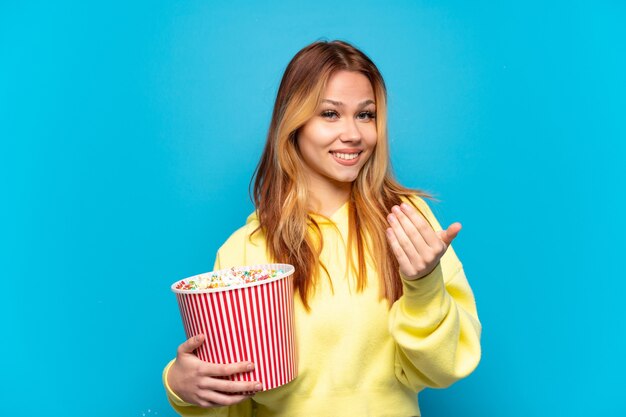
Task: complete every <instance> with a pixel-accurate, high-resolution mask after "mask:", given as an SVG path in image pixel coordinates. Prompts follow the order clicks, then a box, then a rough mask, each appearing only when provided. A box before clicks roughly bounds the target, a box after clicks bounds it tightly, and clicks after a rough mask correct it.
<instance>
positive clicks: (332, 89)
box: [323, 71, 375, 102]
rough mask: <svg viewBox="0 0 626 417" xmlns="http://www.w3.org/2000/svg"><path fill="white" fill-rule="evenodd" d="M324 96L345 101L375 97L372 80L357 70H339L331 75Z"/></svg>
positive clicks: (358, 100)
mask: <svg viewBox="0 0 626 417" xmlns="http://www.w3.org/2000/svg"><path fill="white" fill-rule="evenodd" d="M323 98H325V99H336V100H338V101H345V102H350V101H355V102H362V101H364V100H367V99H369V100H374V99H375V97H374V89H373V88H372V83H371V82H370V80H369V79H368V78H367V77H366V76H365V75H363V74H361V73H360V72H355V71H338V72H336V73H334V74H333V75H331V77H330V78H329V79H328V82H327V83H326V88H325V89H324V97H323Z"/></svg>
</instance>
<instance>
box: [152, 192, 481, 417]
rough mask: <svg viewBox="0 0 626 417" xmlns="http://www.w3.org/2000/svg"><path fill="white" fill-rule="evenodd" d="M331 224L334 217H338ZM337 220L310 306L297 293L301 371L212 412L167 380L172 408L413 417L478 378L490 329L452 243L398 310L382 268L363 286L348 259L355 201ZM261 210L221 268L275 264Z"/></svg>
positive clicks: (188, 412)
mask: <svg viewBox="0 0 626 417" xmlns="http://www.w3.org/2000/svg"><path fill="white" fill-rule="evenodd" d="M414 201H415V202H416V204H417V206H418V208H419V209H420V211H421V212H422V214H424V216H425V217H426V218H427V220H428V221H429V222H430V224H431V225H432V226H433V228H434V229H435V230H441V226H440V225H439V223H438V222H437V220H436V219H435V217H434V216H433V214H432V212H431V210H430V209H429V207H428V206H427V204H426V203H425V202H424V201H423V200H422V199H415V200H414ZM329 220H330V221H329ZM329 220H325V219H323V218H321V217H320V218H319V219H318V218H316V221H319V223H320V227H321V229H322V233H323V239H324V248H323V251H322V253H321V255H320V260H321V261H322V262H323V263H324V265H325V266H326V267H327V268H328V271H329V272H330V277H331V279H332V289H331V284H330V283H329V280H328V278H327V277H326V275H325V274H324V275H322V276H321V277H320V278H319V279H318V281H317V286H316V288H315V292H314V293H313V294H312V295H311V296H310V299H309V304H310V307H311V310H310V311H309V312H307V311H306V310H305V309H304V307H303V305H302V303H301V301H300V299H299V297H296V298H295V323H296V324H295V325H296V338H297V347H298V376H297V378H296V379H295V380H294V381H292V382H290V383H289V384H287V385H283V386H281V387H279V388H276V389H273V390H269V391H264V392H259V393H257V394H256V395H255V396H254V397H253V398H252V399H250V400H246V401H245V402H243V403H240V404H238V405H235V406H230V407H219V408H212V409H203V408H200V407H197V406H193V405H191V404H188V403H185V402H184V401H183V400H181V399H180V398H179V397H178V396H177V395H176V394H175V393H174V392H172V390H171V389H170V388H169V386H168V384H167V372H168V370H169V368H170V366H171V364H172V362H173V361H172V362H170V364H168V366H166V368H165V370H164V372H163V380H164V384H165V388H166V391H167V395H168V398H169V401H170V403H171V404H172V407H174V409H175V410H176V411H177V412H178V413H179V414H181V415H182V416H211V417H217V416H220V417H221V416H224V417H225V416H230V417H248V416H257V417H266V416H272V417H299V416H302V417H315V416H320V417H325V416H332V417H341V416H359V417H364V416H371V417H385V416H389V417H399V416H403V417H408V416H419V415H420V412H419V406H418V403H417V396H416V393H418V392H419V391H421V390H422V389H423V388H425V387H437V388H440V387H447V386H449V385H450V384H452V383H453V382H455V381H457V380H459V379H461V378H463V377H465V376H467V375H469V374H470V373H471V372H472V371H473V370H474V369H475V368H476V366H477V365H478V362H479V360H480V332H481V326H480V322H479V321H478V316H477V313H476V305H475V302H474V296H473V294H472V290H471V288H470V287H469V284H468V282H467V280H466V278H465V273H464V272H463V267H462V265H461V263H460V262H459V260H458V258H457V256H456V254H455V253H454V250H453V249H452V247H449V248H448V250H447V252H446V253H445V255H444V256H443V257H442V258H441V261H440V262H439V265H438V266H437V267H436V268H435V269H434V270H433V271H432V272H431V273H430V274H428V275H427V276H425V277H424V278H422V279H419V280H416V281H408V280H404V279H403V287H404V294H403V296H402V297H401V298H400V299H399V300H397V301H396V302H395V303H394V304H393V306H392V307H391V309H389V306H388V303H387V300H385V299H382V300H381V299H379V284H378V279H377V277H376V275H375V269H374V268H373V267H372V266H371V263H370V264H368V269H367V270H368V284H367V287H366V288H365V290H364V291H362V292H357V291H356V287H355V285H356V284H355V283H356V278H355V277H354V276H353V274H352V272H351V271H350V270H349V268H348V265H347V256H346V245H345V242H347V236H348V204H347V203H346V204H345V205H344V206H343V207H341V208H340V209H339V210H338V211H337V212H336V213H335V214H333V215H332V216H331V217H330V219H329ZM258 225H259V222H258V219H257V217H256V215H255V214H252V215H250V217H248V221H247V223H246V225H245V226H244V227H242V228H240V229H239V230H237V231H236V232H235V233H233V235H232V236H231V237H230V238H229V239H228V240H227V241H226V243H224V245H223V246H222V247H221V248H220V249H219V251H218V253H217V259H216V261H215V269H223V268H230V267H232V266H241V265H250V264H262V263H269V262H271V260H269V259H268V258H267V254H266V249H265V248H266V242H265V237H264V236H263V234H262V233H256V234H254V235H253V237H252V239H249V236H250V234H251V233H252V231H254V230H255V229H256V228H257V227H258Z"/></svg>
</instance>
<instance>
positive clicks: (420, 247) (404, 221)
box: [391, 206, 437, 253]
mask: <svg viewBox="0 0 626 417" xmlns="http://www.w3.org/2000/svg"><path fill="white" fill-rule="evenodd" d="M391 211H392V212H393V213H394V214H395V216H396V218H397V219H398V221H399V222H400V224H401V225H402V228H403V229H404V232H405V233H406V235H407V236H408V237H409V239H410V241H411V243H412V244H413V246H414V247H415V249H416V250H417V253H427V252H428V251H430V248H431V247H430V245H429V244H428V243H427V241H426V240H425V239H424V234H425V233H424V232H429V230H428V229H429V226H428V225H424V224H415V221H414V220H412V219H410V218H409V216H408V215H407V213H405V211H404V210H403V209H401V208H400V207H398V206H393V207H392V208H391ZM415 214H416V213H415ZM418 223H419V222H418ZM421 223H425V221H423V219H422V222H421ZM424 226H426V227H425V230H420V229H419V227H421V228H422V229H424ZM432 233H433V234H434V232H432ZM435 238H437V237H436V236H435Z"/></svg>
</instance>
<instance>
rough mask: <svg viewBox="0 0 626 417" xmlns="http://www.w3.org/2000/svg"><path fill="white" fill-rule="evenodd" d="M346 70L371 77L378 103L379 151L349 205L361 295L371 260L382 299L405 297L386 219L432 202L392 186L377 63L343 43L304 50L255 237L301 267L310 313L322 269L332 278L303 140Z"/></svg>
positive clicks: (267, 152)
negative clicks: (416, 202) (410, 203)
mask: <svg viewBox="0 0 626 417" xmlns="http://www.w3.org/2000/svg"><path fill="white" fill-rule="evenodd" d="M342 70H343V71H355V72H359V73H361V74H363V75H365V76H366V77H367V78H368V79H369V81H370V82H371V84H372V88H373V90H374V96H375V101H376V130H377V134H378V138H377V143H376V147H375V149H374V151H373V154H372V155H371V157H370V158H369V159H368V161H367V162H366V163H365V165H364V166H363V168H362V169H361V171H360V173H359V175H358V177H357V178H356V180H355V181H354V182H353V184H352V190H351V195H350V202H349V232H348V242H347V244H348V250H349V251H348V253H349V254H350V255H349V265H350V266H351V268H352V269H353V270H354V272H355V274H356V276H357V290H358V291H362V290H363V289H364V288H365V286H366V284H367V266H366V253H367V254H369V256H370V258H371V259H372V261H373V265H374V266H375V268H376V272H377V273H378V276H379V280H380V289H381V294H380V296H381V298H386V299H387V300H388V301H389V304H390V305H391V303H393V302H394V301H395V300H397V299H398V298H399V297H400V296H401V295H402V284H401V281H400V276H399V271H398V263H397V261H396V258H395V256H394V255H393V254H392V253H391V251H390V248H389V247H388V244H387V240H386V237H385V230H386V229H387V227H388V224H387V220H386V215H387V213H389V211H390V209H391V207H392V206H393V205H395V204H400V202H401V197H403V196H404V197H408V196H413V195H419V196H427V195H426V194H425V193H423V192H421V191H417V190H411V189H408V188H405V187H402V186H401V185H399V184H398V183H397V182H396V181H395V180H394V179H393V175H392V173H391V168H390V162H389V149H388V140H387V90H386V88H385V83H384V81H383V78H382V76H381V74H380V72H379V71H378V68H376V66H375V65H374V63H373V62H372V61H371V60H370V59H369V58H368V57H367V56H366V55H365V54H364V53H363V52H361V51H359V50H358V49H356V48H355V47H353V46H352V45H350V44H348V43H346V42H343V41H332V42H325V41H319V42H314V43H312V44H311V45H308V46H306V47H305V48H303V49H302V50H300V51H299V52H298V53H297V54H296V55H295V56H294V57H293V59H292V60H291V62H289V64H288V65H287V68H286V70H285V73H284V75H283V78H282V81H281V83H280V87H279V89H278V94H277V97H276V102H275V104H274V111H273V114H272V120H271V123H270V127H269V131H268V134H267V141H266V144H265V149H264V150H263V154H262V156H261V159H260V161H259V164H258V166H257V168H256V171H255V174H254V177H253V178H254V191H253V196H254V202H255V205H256V209H257V214H258V218H259V222H260V226H259V228H258V229H257V230H256V231H255V232H257V231H260V230H262V231H263V232H264V233H265V235H266V238H267V245H268V247H267V250H268V255H269V256H270V257H271V258H272V259H274V260H275V261H276V262H285V263H291V264H293V265H294V266H295V270H296V272H295V281H294V282H295V284H294V285H295V287H296V290H297V291H298V293H299V295H300V298H301V299H302V302H303V304H304V305H305V307H306V308H309V305H308V296H309V295H310V293H311V291H312V289H313V288H314V286H315V279H316V277H317V276H318V275H319V272H320V268H322V269H324V270H325V271H326V273H328V271H327V270H326V267H325V266H324V265H323V264H321V263H320V260H319V253H320V252H321V249H322V246H323V244H324V243H323V239H322V235H321V230H320V228H319V225H318V224H317V222H316V221H315V219H314V218H313V217H312V216H311V215H310V214H309V207H308V206H307V201H309V200H308V190H307V187H306V180H305V176H304V169H303V161H302V159H301V157H300V154H299V151H298V147H297V134H298V130H299V129H300V128H301V127H302V126H303V125H304V124H305V123H306V122H307V121H308V120H309V119H311V118H312V117H313V116H314V114H315V111H316V109H317V108H318V105H319V103H320V100H321V99H322V97H321V96H322V94H323V92H324V91H325V88H326V85H327V83H328V80H329V79H330V78H331V76H332V75H333V74H335V73H336V72H338V71H342ZM354 249H356V250H354ZM355 253H356V259H355V256H354V254H355Z"/></svg>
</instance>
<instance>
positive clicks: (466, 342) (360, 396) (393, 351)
mask: <svg viewBox="0 0 626 417" xmlns="http://www.w3.org/2000/svg"><path fill="white" fill-rule="evenodd" d="M386 110H387V109H386V89H385V84H384V82H383V79H382V77H381V75H380V73H379V71H378V69H377V68H376V66H375V65H374V64H373V63H372V61H371V60H370V59H369V58H368V57H367V56H366V55H364V54H363V53H362V52H361V51H359V50H358V49H356V48H354V47H353V46H351V45H349V44H347V43H345V42H340V41H333V42H315V43H313V44H311V45H309V46H307V47H305V48H304V49H302V50H301V51H300V52H298V53H297V54H296V56H295V57H294V58H293V59H292V60H291V62H290V63H289V65H288V66H287V69H286V70H285V74H284V76H283V79H282V82H281V84H280V88H279V90H278V95H277V98H276V103H275V106H274V112H273V115H272V121H271V125H270V128H269V133H268V136H267V143H266V145H265V150H264V151H263V155H262V156H261V160H260V162H259V165H258V167H257V171H256V174H255V183H254V200H255V205H256V211H255V213H253V214H252V215H250V217H248V221H247V223H246V225H245V226H243V227H242V228H241V229H239V230H237V231H236V232H235V233H234V234H233V235H232V236H231V237H230V238H229V239H228V240H227V241H226V243H224V245H223V246H222V247H221V248H220V250H219V252H218V254H217V259H216V262H215V269H223V268H229V267H232V266H241V265H247V264H262V263H270V262H282V263H290V264H292V265H294V266H295V268H296V273H295V284H294V285H295V287H296V290H297V296H296V300H295V303H296V305H295V322H296V334H297V347H298V352H299V356H298V357H299V362H298V376H297V378H296V379H295V380H294V381H292V382H290V383H289V384H287V385H284V386H281V387H279V388H276V389H273V390H268V391H263V392H257V393H256V394H255V395H254V396H245V395H239V394H237V393H240V392H250V391H259V390H260V389H261V388H262V387H261V386H260V384H258V383H254V382H231V381H228V380H225V379H223V378H221V377H224V376H227V375H232V374H235V373H240V372H246V371H249V370H250V369H253V367H254V364H252V363H233V364H212V363H206V362H203V361H201V360H199V359H198V358H197V357H196V356H195V355H194V354H193V351H194V350H195V349H196V348H197V347H199V346H200V345H201V344H202V343H203V342H204V336H202V335H200V336H196V337H194V338H191V339H189V340H187V341H186V342H184V343H183V344H182V345H180V346H179V348H178V352H177V356H176V359H175V360H173V361H172V362H170V364H168V366H167V367H166V368H165V370H164V383H165V386H166V390H167V394H168V398H169V400H170V403H171V404H172V406H173V407H174V408H175V409H176V411H177V412H178V413H180V414H181V415H189V416H191V415H193V416H197V415H203V416H238V417H239V416H241V417H244V416H252V415H256V416H258V417H262V416H289V417H294V416H307V417H310V416H375V417H379V416H394V417H397V416H418V415H420V412H419V407H418V403H417V396H416V393H418V392H419V391H420V390H422V389H423V388H425V387H446V386H449V385H450V384H452V383H453V382H455V381H456V380H458V379H460V378H463V377H465V376H467V375H468V374H470V373H471V372H472V371H473V370H474V368H475V367H476V365H477V364H478V361H479V360H480V331H481V326H480V323H479V321H478V317H477V313H476V307H475V303H474V297H473V294H472V291H471V289H470V287H469V285H468V282H467V280H466V278H465V274H464V272H463V268H462V266H461V263H460V262H459V260H458V258H457V257H456V255H455V253H454V251H453V250H452V248H451V247H450V243H451V242H452V240H453V239H454V238H455V237H456V235H457V233H458V232H459V230H460V229H461V225H460V224H459V223H454V224H452V225H450V226H449V227H448V228H447V229H445V230H442V228H441V227H440V225H439V223H438V222H437V220H436V219H435V218H434V216H433V214H432V212H431V211H430V209H429V208H428V206H427V205H426V203H425V202H424V200H423V199H422V197H425V194H424V193H421V192H418V191H414V190H410V189H407V188H404V187H402V186H400V185H399V184H398V183H397V182H395V180H394V179H393V178H392V175H391V171H390V167H389V154H388V142H387V111H386Z"/></svg>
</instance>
